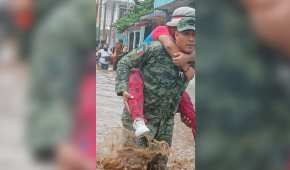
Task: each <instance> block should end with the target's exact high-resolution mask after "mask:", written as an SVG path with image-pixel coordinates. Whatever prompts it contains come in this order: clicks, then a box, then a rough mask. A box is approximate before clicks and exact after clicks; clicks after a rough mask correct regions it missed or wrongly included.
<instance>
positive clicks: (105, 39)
mask: <svg viewBox="0 0 290 170" xmlns="http://www.w3.org/2000/svg"><path fill="white" fill-rule="evenodd" d="M107 4H108V1H106V2H105V3H104V5H105V6H104V8H105V9H104V20H103V21H104V22H103V40H104V41H105V42H106V41H107V36H106V23H107Z"/></svg>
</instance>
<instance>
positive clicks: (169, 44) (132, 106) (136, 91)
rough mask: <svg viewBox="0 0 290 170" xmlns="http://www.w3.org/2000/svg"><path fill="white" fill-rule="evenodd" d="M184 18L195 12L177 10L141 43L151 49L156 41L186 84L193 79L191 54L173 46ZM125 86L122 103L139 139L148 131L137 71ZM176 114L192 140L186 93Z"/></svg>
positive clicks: (191, 113) (192, 125)
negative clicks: (179, 116) (189, 131)
mask: <svg viewBox="0 0 290 170" xmlns="http://www.w3.org/2000/svg"><path fill="white" fill-rule="evenodd" d="M184 17H193V18H195V9H194V8H190V7H180V8H177V9H176V10H175V11H174V12H173V14H172V19H171V21H170V22H168V23H167V24H166V26H158V27H157V28H155V29H154V30H153V32H152V33H151V34H150V35H149V36H148V37H147V38H146V40H145V42H144V43H145V44H147V45H150V44H151V42H152V41H159V42H160V43H161V44H162V46H163V47H164V48H165V49H166V51H167V53H168V54H169V55H170V56H171V57H172V59H173V63H174V64H175V65H176V66H178V67H179V68H180V69H181V70H183V72H184V74H185V76H186V78H187V80H188V81H189V80H190V79H192V78H193V75H194V70H193V67H192V63H194V62H193V58H194V53H192V54H184V53H182V52H181V51H180V50H179V49H178V47H177V46H176V45H175V42H174V33H175V31H176V26H177V24H178V22H179V21H180V20H181V19H182V18H184ZM194 52H195V51H194ZM176 54H177V56H176ZM181 63H183V64H181ZM128 86H129V91H128V92H129V93H127V92H125V93H124V95H123V99H124V103H125V104H126V106H127V107H128V110H129V111H130V113H131V116H132V120H133V122H134V123H133V127H134V129H135V136H137V137H138V136H141V135H142V134H144V133H146V132H148V131H149V129H148V128H147V127H146V124H145V119H144V116H143V102H144V99H143V98H144V97H143V96H144V95H143V86H144V85H143V80H142V78H141V75H140V73H139V71H138V69H134V70H133V71H132V72H131V74H130V75H129V81H128ZM178 110H179V112H180V113H181V119H182V120H183V122H184V123H185V124H186V125H187V126H188V127H190V128H192V133H193V135H194V136H195V134H196V128H195V126H196V124H195V109H194V107H193V104H192V102H191V100H190V97H189V94H188V93H187V92H184V93H183V94H182V97H181V100H180V104H179V109H178Z"/></svg>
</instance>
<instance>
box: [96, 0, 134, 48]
mask: <svg viewBox="0 0 290 170" xmlns="http://www.w3.org/2000/svg"><path fill="white" fill-rule="evenodd" d="M100 3H102V5H101V6H100V5H99V7H98V5H97V8H98V9H97V11H98V13H99V14H97V27H99V28H100V39H101V40H103V42H104V43H107V44H109V46H110V47H112V46H113V45H114V44H115V42H116V38H115V37H114V36H115V30H114V29H113V28H112V25H113V23H115V22H116V20H118V19H120V18H121V17H123V16H126V15H127V14H128V12H129V11H130V10H131V9H132V8H133V7H134V5H135V3H134V0H97V4H100ZM100 16H101V19H100ZM99 21H100V22H99Z"/></svg>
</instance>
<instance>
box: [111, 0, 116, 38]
mask: <svg viewBox="0 0 290 170" xmlns="http://www.w3.org/2000/svg"><path fill="white" fill-rule="evenodd" d="M115 8H116V2H113V8H112V14H111V22H110V34H109V44H111V40H112V38H111V37H112V27H113V22H114V17H115Z"/></svg>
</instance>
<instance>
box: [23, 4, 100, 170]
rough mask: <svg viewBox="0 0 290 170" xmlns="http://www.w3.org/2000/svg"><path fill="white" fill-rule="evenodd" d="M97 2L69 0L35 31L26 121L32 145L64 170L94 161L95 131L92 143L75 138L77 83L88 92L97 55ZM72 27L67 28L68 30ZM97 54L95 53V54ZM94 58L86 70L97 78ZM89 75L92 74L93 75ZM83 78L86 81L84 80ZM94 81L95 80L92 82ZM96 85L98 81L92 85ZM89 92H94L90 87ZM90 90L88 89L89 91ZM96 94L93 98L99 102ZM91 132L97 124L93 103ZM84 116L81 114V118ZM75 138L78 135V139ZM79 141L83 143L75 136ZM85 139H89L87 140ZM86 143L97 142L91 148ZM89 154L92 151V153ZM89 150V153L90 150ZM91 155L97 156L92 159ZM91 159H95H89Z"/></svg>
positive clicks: (35, 152)
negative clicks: (29, 98) (28, 109)
mask: <svg viewBox="0 0 290 170" xmlns="http://www.w3.org/2000/svg"><path fill="white" fill-rule="evenodd" d="M94 6H95V2H93V1H78V0H69V1H67V2H66V3H64V4H63V5H61V6H58V8H57V9H56V10H55V11H54V13H51V14H50V15H48V16H46V19H45V21H43V22H42V23H41V24H40V25H39V28H38V30H37V32H36V35H35V39H34V43H33V51H32V64H31V77H32V80H31V89H32V90H33V91H32V96H31V98H32V104H33V105H32V106H31V109H30V115H29V116H30V117H29V119H28V131H27V132H28V144H29V147H30V151H31V152H32V154H33V155H34V156H35V157H36V158H37V159H38V160H42V161H47V160H48V161H50V160H54V159H57V160H58V162H59V163H60V165H59V166H61V167H62V168H64V169H65V168H67V169H73V168H75V167H84V166H89V165H88V162H90V163H91V162H93V163H94V162H95V133H93V134H92V136H91V137H92V138H91V141H90V142H91V143H84V142H82V146H77V145H78V144H77V143H76V144H75V143H74V141H72V138H73V136H72V134H74V135H76V136H78V135H79V134H75V133H78V132H76V131H74V130H73V127H75V125H76V124H78V126H79V125H80V124H83V123H88V122H79V123H76V124H75V121H77V120H79V119H76V116H75V115H76V113H77V114H78V112H77V111H78V110H79V109H82V106H80V107H81V108H78V102H79V100H82V98H86V97H84V96H81V98H78V96H79V91H80V89H79V87H81V88H82V89H84V91H87V89H86V87H88V86H87V84H88V83H87V82H90V79H91V76H89V78H88V76H87V74H86V73H87V72H86V71H84V68H85V64H86V63H87V62H88V61H89V58H90V57H89V56H91V55H90V54H93V53H95V52H94V51H95V8H94ZM68 30H69V31H68ZM93 56H95V55H93ZM94 60H95V58H94V57H93V60H92V62H91V63H92V67H91V68H93V69H90V70H89V71H88V72H90V73H93V76H92V77H93V80H95V69H94V68H95V62H94ZM89 75H91V74H89ZM83 80H84V83H82V82H83ZM93 82H95V81H93ZM94 86H95V85H94ZM92 89H93V90H92V91H91V94H95V88H92ZM86 93H87V92H86ZM94 96H95V95H93V97H92V99H91V101H95V97H94ZM79 103H82V101H80V102H79ZM92 108H93V109H91V110H90V111H88V112H89V115H90V116H92V118H91V120H92V121H91V122H90V123H93V124H92V126H93V128H92V130H94V129H95V128H94V127H95V121H94V120H95V118H94V116H95V107H92ZM77 117H83V116H79V115H78V116H77ZM76 138H77V137H76ZM76 141H79V140H78V139H76ZM86 142H87V139H86ZM88 146H93V148H91V149H90V150H92V152H90V151H88ZM88 152H89V153H88ZM87 153H88V154H87ZM92 157H93V158H92ZM90 158H92V159H93V160H92V161H89V160H90Z"/></svg>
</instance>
